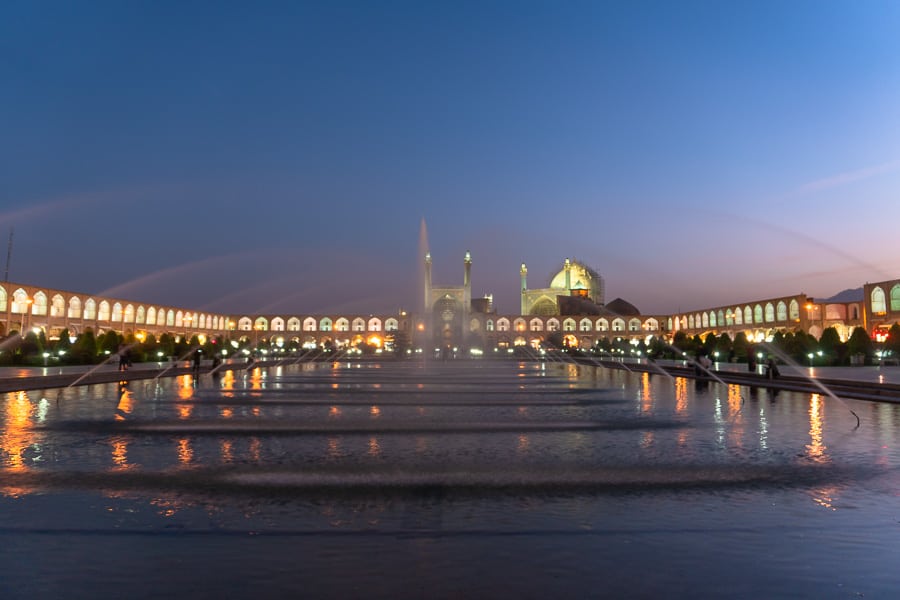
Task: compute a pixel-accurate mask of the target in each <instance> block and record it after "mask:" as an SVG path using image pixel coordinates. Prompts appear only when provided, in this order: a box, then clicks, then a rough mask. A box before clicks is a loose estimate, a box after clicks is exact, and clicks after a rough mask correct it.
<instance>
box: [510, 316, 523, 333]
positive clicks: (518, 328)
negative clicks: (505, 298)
mask: <svg viewBox="0 0 900 600" xmlns="http://www.w3.org/2000/svg"><path fill="white" fill-rule="evenodd" d="M513 329H515V330H516V331H525V319H523V318H521V317H519V318H518V319H516V320H515V321H513Z"/></svg>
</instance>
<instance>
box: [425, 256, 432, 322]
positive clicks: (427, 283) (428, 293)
mask: <svg viewBox="0 0 900 600" xmlns="http://www.w3.org/2000/svg"><path fill="white" fill-rule="evenodd" d="M429 310H431V252H426V253H425V313H426V314H428V311H429Z"/></svg>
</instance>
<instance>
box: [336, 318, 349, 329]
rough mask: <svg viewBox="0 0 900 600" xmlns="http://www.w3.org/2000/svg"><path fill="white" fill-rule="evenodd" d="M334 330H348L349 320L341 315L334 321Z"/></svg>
mask: <svg viewBox="0 0 900 600" xmlns="http://www.w3.org/2000/svg"><path fill="white" fill-rule="evenodd" d="M334 330H335V331H350V321H348V320H347V319H345V318H344V317H341V318H340V319H338V320H337V321H335V322H334Z"/></svg>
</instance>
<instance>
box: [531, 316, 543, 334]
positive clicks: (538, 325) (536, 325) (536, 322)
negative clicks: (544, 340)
mask: <svg viewBox="0 0 900 600" xmlns="http://www.w3.org/2000/svg"><path fill="white" fill-rule="evenodd" d="M530 329H531V331H543V330H544V322H543V321H542V320H540V319H539V318H537V317H535V318H533V319H531V327H530Z"/></svg>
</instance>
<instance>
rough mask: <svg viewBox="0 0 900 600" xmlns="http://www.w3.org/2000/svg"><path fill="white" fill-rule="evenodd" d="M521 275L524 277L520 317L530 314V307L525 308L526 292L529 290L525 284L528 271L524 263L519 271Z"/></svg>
mask: <svg viewBox="0 0 900 600" xmlns="http://www.w3.org/2000/svg"><path fill="white" fill-rule="evenodd" d="M519 275H521V277H522V307H521V311H520V312H519V314H520V315H524V314H528V307H527V306H525V291H526V290H527V289H528V284H527V283H526V282H525V278H526V277H527V276H528V269H527V268H526V267H525V263H522V268H521V269H519Z"/></svg>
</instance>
